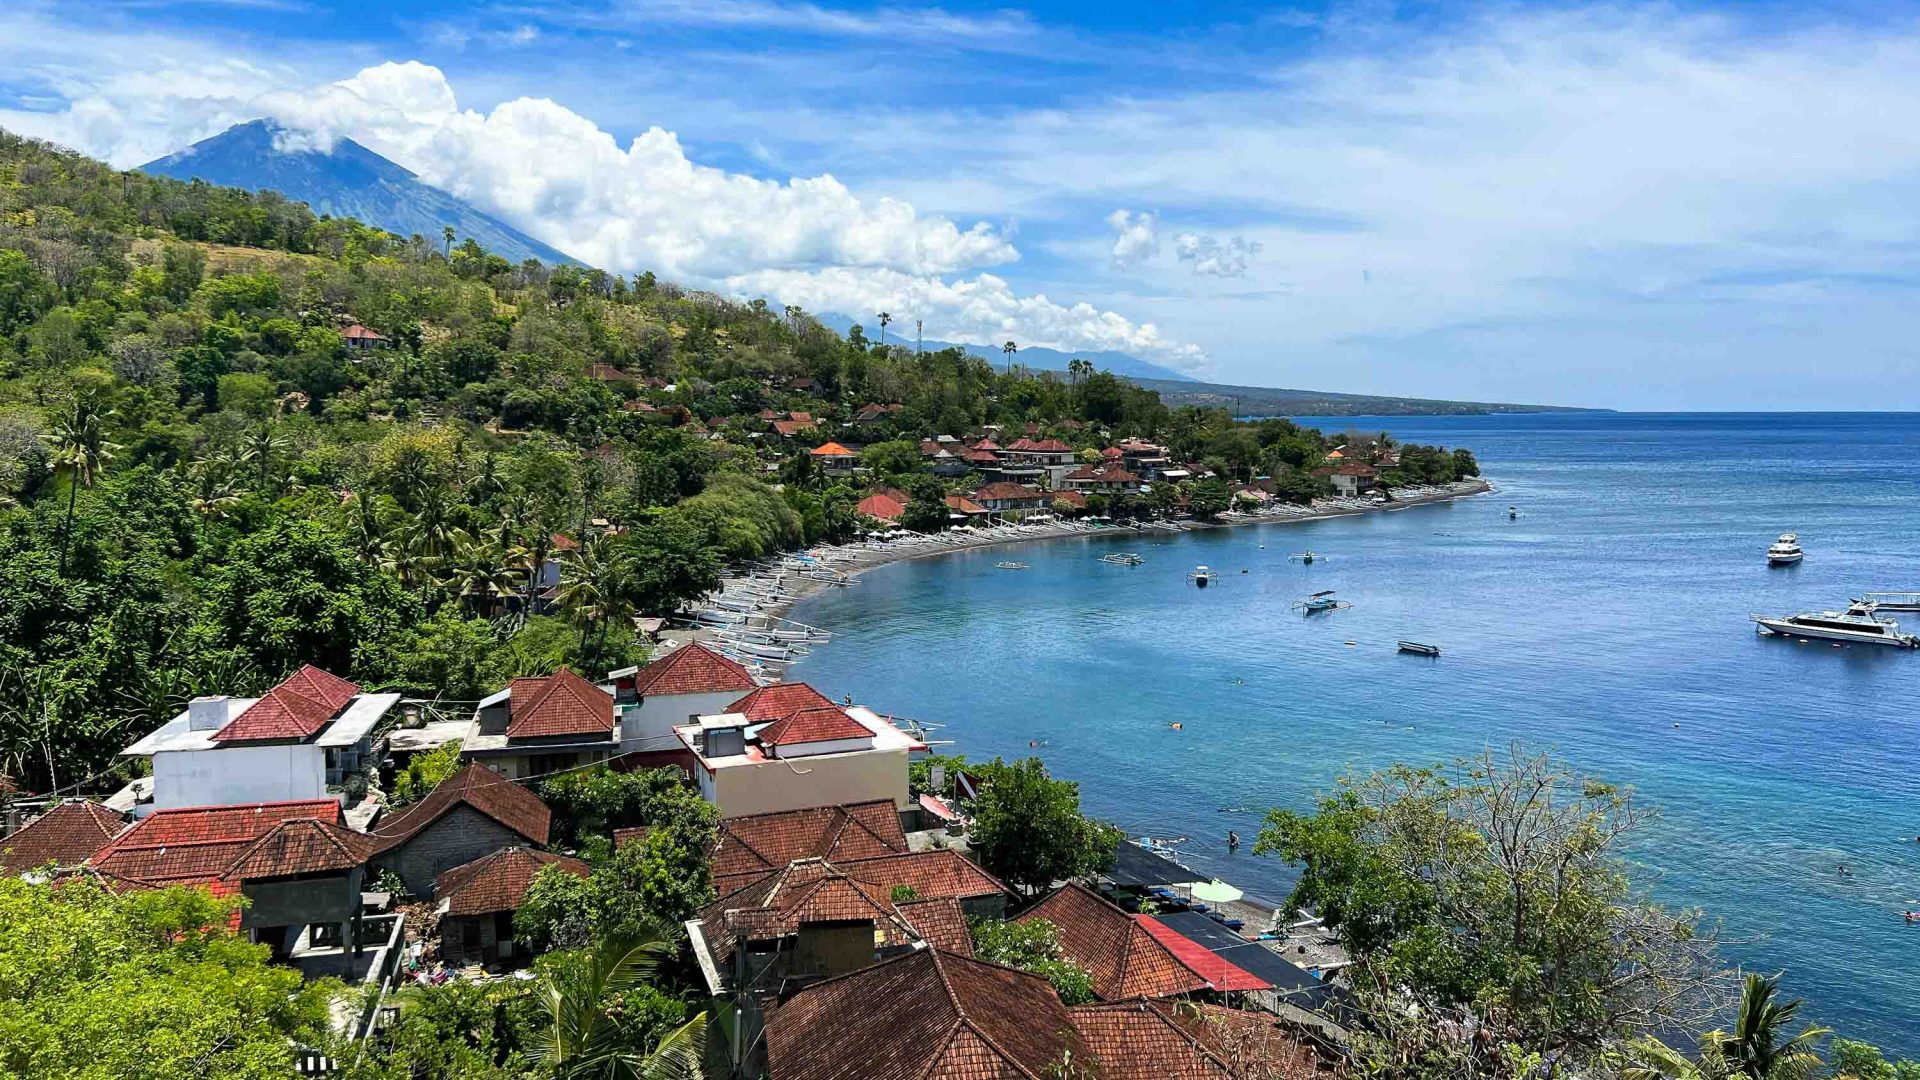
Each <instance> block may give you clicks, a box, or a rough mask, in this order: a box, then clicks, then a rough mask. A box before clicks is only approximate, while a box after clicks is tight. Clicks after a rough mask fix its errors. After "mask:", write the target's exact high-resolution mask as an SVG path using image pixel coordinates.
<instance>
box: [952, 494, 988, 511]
mask: <svg viewBox="0 0 1920 1080" xmlns="http://www.w3.org/2000/svg"><path fill="white" fill-rule="evenodd" d="M947 506H948V507H949V508H950V509H954V510H958V511H960V512H961V513H963V514H984V513H987V512H988V511H987V508H986V507H984V506H981V505H980V504H979V503H977V502H974V501H973V500H972V499H969V498H967V497H966V496H965V495H949V496H947Z"/></svg>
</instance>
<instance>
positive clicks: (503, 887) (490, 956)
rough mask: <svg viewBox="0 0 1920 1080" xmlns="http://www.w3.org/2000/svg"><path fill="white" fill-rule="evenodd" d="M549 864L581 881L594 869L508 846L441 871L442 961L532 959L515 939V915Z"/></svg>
mask: <svg viewBox="0 0 1920 1080" xmlns="http://www.w3.org/2000/svg"><path fill="white" fill-rule="evenodd" d="M549 866H557V867H559V868H560V869H561V870H562V871H563V872H565V873H568V874H572V875H573V876H575V877H578V878H584V877H586V876H587V875H588V874H589V873H591V872H592V868H591V867H589V866H588V865H587V864H586V863H584V862H581V861H580V860H579V859H572V858H568V857H566V856H564V855H554V854H552V853H550V852H545V851H535V850H533V849H532V848H526V847H507V848H501V849H500V850H499V851H496V852H493V853H492V854H489V855H482V856H481V857H479V858H478V859H475V860H473V861H472V862H470V863H465V864H463V865H460V866H456V867H454V868H453V869H451V870H448V871H446V872H444V873H442V874H441V875H440V876H439V877H438V878H435V879H434V883H433V900H434V905H435V910H436V914H438V915H439V916H440V960H441V962H442V963H446V964H450V965H454V966H459V965H461V964H468V963H478V964H483V965H486V966H489V967H492V966H494V965H497V964H504V963H512V962H517V961H524V960H527V959H530V958H531V956H530V954H529V953H528V952H527V950H526V949H525V948H524V947H522V946H521V945H520V944H519V943H517V942H516V941H515V940H514V936H513V913H514V912H516V911H518V910H520V904H521V902H522V901H523V900H525V899H526V897H527V888H528V887H529V886H531V885H532V884H533V879H534V877H535V875H537V874H539V873H540V871H542V870H545V869H546V868H547V867H549Z"/></svg>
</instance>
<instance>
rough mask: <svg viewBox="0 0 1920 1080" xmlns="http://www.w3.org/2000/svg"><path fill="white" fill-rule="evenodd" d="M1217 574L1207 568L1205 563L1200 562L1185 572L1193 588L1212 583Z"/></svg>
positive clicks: (1201, 587) (1202, 587)
mask: <svg viewBox="0 0 1920 1080" xmlns="http://www.w3.org/2000/svg"><path fill="white" fill-rule="evenodd" d="M1219 576H1220V575H1219V574H1216V573H1214V572H1213V571H1212V570H1209V569H1207V567H1206V564H1204V563H1202V564H1201V565H1199V566H1196V567H1194V568H1193V570H1192V571H1190V572H1189V573H1188V574H1187V580H1188V581H1191V582H1193V584H1194V587H1195V588H1200V589H1204V588H1206V587H1207V586H1208V585H1211V584H1213V582H1214V581H1215V579H1217V578H1219Z"/></svg>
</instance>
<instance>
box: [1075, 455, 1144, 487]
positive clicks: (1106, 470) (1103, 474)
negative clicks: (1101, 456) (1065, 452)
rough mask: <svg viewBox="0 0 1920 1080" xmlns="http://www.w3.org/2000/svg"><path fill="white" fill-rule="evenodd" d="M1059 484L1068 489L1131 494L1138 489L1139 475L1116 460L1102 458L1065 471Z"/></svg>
mask: <svg viewBox="0 0 1920 1080" xmlns="http://www.w3.org/2000/svg"><path fill="white" fill-rule="evenodd" d="M1060 486H1061V487H1063V488H1066V489H1068V490H1070V491H1079V492H1099V493H1101V494H1105V495H1133V494H1137V493H1138V492H1139V491H1140V476H1139V474H1137V473H1133V472H1130V471H1128V470H1127V468H1126V467H1125V466H1123V465H1122V464H1120V463H1119V462H1118V461H1107V460H1102V461H1100V462H1099V463H1097V464H1093V465H1082V466H1080V467H1079V468H1077V469H1075V470H1073V471H1072V472H1069V473H1067V474H1066V475H1065V476H1064V477H1062V478H1061V481H1060Z"/></svg>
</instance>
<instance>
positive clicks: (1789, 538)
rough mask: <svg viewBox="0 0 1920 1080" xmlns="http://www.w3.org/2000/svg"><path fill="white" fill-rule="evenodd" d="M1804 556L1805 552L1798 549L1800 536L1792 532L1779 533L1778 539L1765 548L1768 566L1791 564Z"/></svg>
mask: <svg viewBox="0 0 1920 1080" xmlns="http://www.w3.org/2000/svg"><path fill="white" fill-rule="evenodd" d="M1805 557H1806V552H1804V551H1801V550H1800V538H1799V537H1798V536H1796V535H1794V534H1793V533H1781V534H1780V539H1778V540H1775V541H1774V542H1773V546H1772V547H1770V548H1768V549H1767V565H1769V566H1792V565H1793V564H1794V563H1797V562H1799V561H1800V560H1801V559H1802V558H1805Z"/></svg>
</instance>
